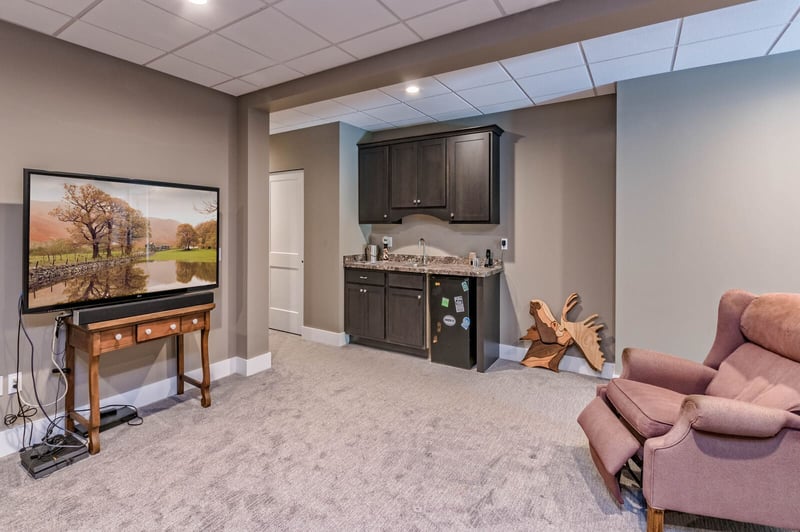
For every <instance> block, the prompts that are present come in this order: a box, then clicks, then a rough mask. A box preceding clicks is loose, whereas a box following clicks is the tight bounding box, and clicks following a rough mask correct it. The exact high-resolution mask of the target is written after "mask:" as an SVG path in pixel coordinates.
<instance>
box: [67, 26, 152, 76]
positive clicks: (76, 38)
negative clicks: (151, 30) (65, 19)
mask: <svg viewBox="0 0 800 532" xmlns="http://www.w3.org/2000/svg"><path fill="white" fill-rule="evenodd" d="M58 37H59V38H60V39H64V40H65V41H68V42H71V43H73V44H77V45H79V46H84V47H86V48H91V49H92V50H96V51H98V52H102V53H104V54H108V55H112V56H114V57H119V58H120V59H124V60H126V61H130V62H131V63H137V64H139V65H142V64H144V63H147V62H148V61H152V60H153V59H155V58H156V57H159V56H162V55H164V52H163V51H162V50H159V49H158V48H153V47H152V46H147V45H146V44H142V43H140V42H136V41H134V40H131V39H128V38H127V37H123V36H121V35H117V34H116V33H111V32H110V31H106V30H104V29H102V28H97V27H95V26H92V25H91V24H86V23H85V22H81V21H80V20H78V21H75V23H74V24H72V25H70V26H69V27H68V28H67V29H65V30H64V31H63V32H61V34H60V35H59V36H58Z"/></svg>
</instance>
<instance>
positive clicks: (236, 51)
mask: <svg viewBox="0 0 800 532" xmlns="http://www.w3.org/2000/svg"><path fill="white" fill-rule="evenodd" d="M175 55H179V56H181V57H183V58H184V59H189V60H190V61H194V62H195V63H197V64H200V65H203V66H207V67H209V68H213V69H214V70H219V71H220V72H224V73H226V74H228V75H230V76H234V77H237V76H243V75H245V74H249V73H251V72H255V71H257V70H261V69H263V68H266V67H268V66H270V65H272V64H274V61H273V60H271V59H267V58H266V57H264V56H263V55H261V54H257V53H256V52H254V51H252V50H248V49H247V48H245V47H244V46H242V45H240V44H236V43H235V42H233V41H229V40H228V39H226V38H224V37H220V36H219V35H216V34H214V33H212V34H211V35H208V36H207V37H203V38H202V39H200V40H199V41H195V42H193V43H192V44H190V45H188V46H186V47H184V48H181V49H180V50H178V51H176V52H175Z"/></svg>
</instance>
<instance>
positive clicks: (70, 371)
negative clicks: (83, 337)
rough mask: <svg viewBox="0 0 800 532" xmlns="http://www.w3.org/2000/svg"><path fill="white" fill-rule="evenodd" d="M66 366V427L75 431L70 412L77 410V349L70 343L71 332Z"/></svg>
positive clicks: (66, 354)
mask: <svg viewBox="0 0 800 532" xmlns="http://www.w3.org/2000/svg"><path fill="white" fill-rule="evenodd" d="M64 362H65V365H66V372H65V373H66V374H67V395H66V396H65V397H64V427H65V428H66V429H67V430H69V431H72V430H75V421H74V420H73V419H72V416H70V415H69V414H70V412H72V411H73V410H75V348H74V347H73V346H71V345H70V343H69V332H68V333H67V350H66V353H65V361H64Z"/></svg>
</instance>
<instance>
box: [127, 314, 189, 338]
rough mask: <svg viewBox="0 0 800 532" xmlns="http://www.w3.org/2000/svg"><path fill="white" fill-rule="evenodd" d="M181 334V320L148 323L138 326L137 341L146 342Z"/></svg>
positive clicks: (168, 319) (170, 319)
mask: <svg viewBox="0 0 800 532" xmlns="http://www.w3.org/2000/svg"><path fill="white" fill-rule="evenodd" d="M180 332H181V320H180V318H167V319H164V320H154V321H148V322H146V323H140V324H139V325H137V326H136V341H137V342H146V341H147V340H155V339H156V338H164V337H165V336H170V335H172V334H179V333H180Z"/></svg>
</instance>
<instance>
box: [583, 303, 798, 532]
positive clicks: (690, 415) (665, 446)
mask: <svg viewBox="0 0 800 532" xmlns="http://www.w3.org/2000/svg"><path fill="white" fill-rule="evenodd" d="M622 363H623V372H622V376H621V377H620V378H617V379H612V380H611V381H610V382H609V383H608V384H607V385H601V386H598V389H597V397H596V398H595V399H593V400H592V402H591V403H589V405H588V406H587V407H586V408H585V409H584V410H583V412H581V414H580V415H579V416H578V423H580V425H581V427H582V428H583V431H584V432H585V433H586V436H587V437H588V438H589V450H590V453H591V456H592V459H593V461H594V463H595V465H596V466H597V470H598V472H599V473H600V476H601V477H602V478H603V480H604V482H605V484H606V486H607V487H608V489H609V491H610V492H611V494H612V495H613V496H614V497H615V498H616V500H617V501H618V502H619V503H620V504H621V503H622V496H621V493H620V486H619V476H620V472H621V470H622V469H623V467H625V466H626V465H627V464H628V461H629V460H631V459H632V460H633V461H634V462H637V463H638V464H639V466H640V467H641V477H642V478H641V484H642V491H643V493H644V498H645V499H646V500H647V506H648V509H647V528H648V530H652V531H654V532H657V531H661V530H663V523H664V510H676V511H681V512H686V513H692V514H700V515H708V516H712V517H720V518H725V519H733V520H737V521H745V522H751V523H758V524H763V525H769V526H777V527H786V528H798V527H800V294H764V295H761V296H755V295H754V294H750V293H747V292H744V291H741V290H731V291H728V292H726V293H725V294H724V295H723V296H722V299H721V300H720V303H719V316H718V320H717V336H716V339H715V340H714V345H713V346H712V347H711V351H710V352H709V353H708V356H706V359H705V360H704V361H703V363H702V364H698V363H696V362H692V361H689V360H685V359H681V358H677V357H674V356H671V355H665V354H662V353H657V352H654V351H647V350H643V349H632V348H628V349H625V350H624V352H623V353H622Z"/></svg>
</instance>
